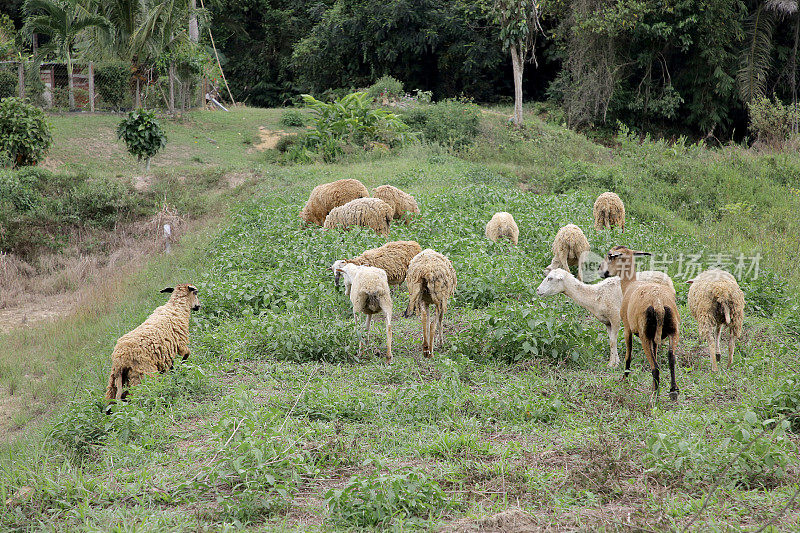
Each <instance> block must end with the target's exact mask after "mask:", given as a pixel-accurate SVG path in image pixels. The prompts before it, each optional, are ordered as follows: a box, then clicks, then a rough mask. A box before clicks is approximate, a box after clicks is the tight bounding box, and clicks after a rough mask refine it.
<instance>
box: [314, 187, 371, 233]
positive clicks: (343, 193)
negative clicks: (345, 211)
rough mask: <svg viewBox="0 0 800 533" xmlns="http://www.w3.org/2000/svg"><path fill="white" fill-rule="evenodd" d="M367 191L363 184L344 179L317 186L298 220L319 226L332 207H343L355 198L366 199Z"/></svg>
mask: <svg viewBox="0 0 800 533" xmlns="http://www.w3.org/2000/svg"><path fill="white" fill-rule="evenodd" d="M367 196H369V191H368V190H367V188H366V187H364V184H363V183H361V182H360V181H358V180H354V179H344V180H339V181H334V182H331V183H323V184H322V185H317V186H316V187H314V190H312V191H311V195H310V196H309V197H308V202H306V205H305V207H303V209H302V210H301V211H300V218H302V219H303V220H305V221H306V222H308V223H309V224H316V225H317V226H321V225H322V223H323V222H325V217H326V216H328V213H330V212H331V209H333V208H334V207H339V206H340V205H344V204H346V203H347V202H349V201H350V200H355V199H356V198H366V197H367Z"/></svg>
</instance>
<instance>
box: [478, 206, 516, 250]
mask: <svg viewBox="0 0 800 533" xmlns="http://www.w3.org/2000/svg"><path fill="white" fill-rule="evenodd" d="M486 238H487V239H489V240H490V241H493V242H497V241H498V239H502V238H505V239H508V240H509V241H511V243H512V244H517V241H518V240H519V227H518V226H517V223H516V222H515V221H514V217H513V216H512V215H511V213H506V212H505V211H500V212H499V213H495V214H494V216H493V217H492V219H491V220H490V221H489V223H488V224H486Z"/></svg>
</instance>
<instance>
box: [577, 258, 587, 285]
mask: <svg viewBox="0 0 800 533" xmlns="http://www.w3.org/2000/svg"><path fill="white" fill-rule="evenodd" d="M585 257H586V256H585V254H580V255H579V256H578V281H583V260H584V259H585Z"/></svg>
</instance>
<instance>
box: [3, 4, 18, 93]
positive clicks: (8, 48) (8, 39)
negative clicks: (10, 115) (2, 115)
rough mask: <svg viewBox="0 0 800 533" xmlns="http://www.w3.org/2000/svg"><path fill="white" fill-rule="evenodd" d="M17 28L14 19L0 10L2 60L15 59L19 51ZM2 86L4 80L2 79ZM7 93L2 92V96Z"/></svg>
mask: <svg viewBox="0 0 800 533" xmlns="http://www.w3.org/2000/svg"><path fill="white" fill-rule="evenodd" d="M16 40H17V30H16V29H15V28H14V21H13V20H11V17H9V16H8V15H6V14H5V13H2V12H0V61H10V60H12V59H14V56H15V54H16V52H17V43H16ZM0 87H2V82H1V81H0ZM3 97H5V95H3V94H0V98H3Z"/></svg>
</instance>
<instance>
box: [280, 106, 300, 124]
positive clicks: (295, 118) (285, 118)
mask: <svg viewBox="0 0 800 533" xmlns="http://www.w3.org/2000/svg"><path fill="white" fill-rule="evenodd" d="M281 124H283V125H284V126H291V127H301V126H305V125H306V115H305V113H303V112H302V111H300V110H299V109H287V110H286V111H284V112H283V114H282V115H281Z"/></svg>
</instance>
